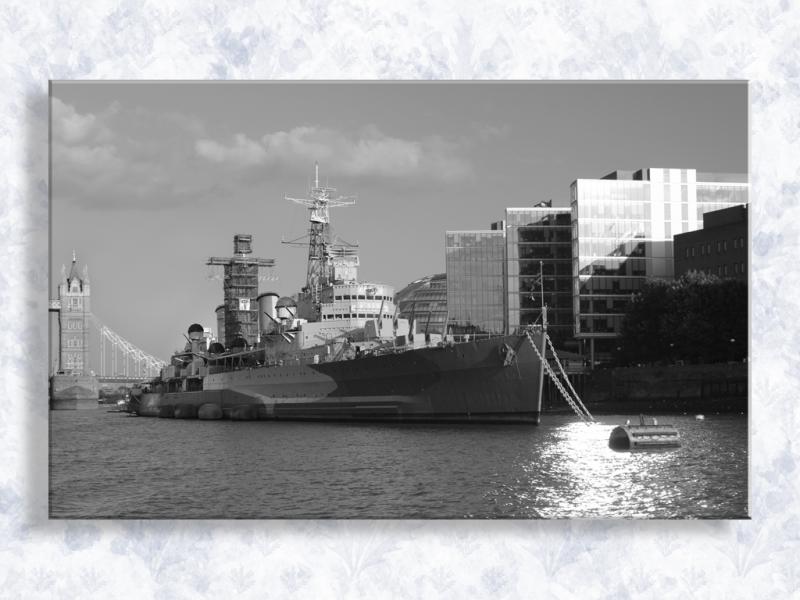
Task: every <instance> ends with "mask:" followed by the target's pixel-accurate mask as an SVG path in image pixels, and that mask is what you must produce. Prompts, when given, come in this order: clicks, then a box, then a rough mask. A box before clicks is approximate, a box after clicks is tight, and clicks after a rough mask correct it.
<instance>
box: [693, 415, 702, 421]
mask: <svg viewBox="0 0 800 600" xmlns="http://www.w3.org/2000/svg"><path fill="white" fill-rule="evenodd" d="M694 418H695V419H696V420H697V421H704V420H705V416H703V415H695V416H694Z"/></svg>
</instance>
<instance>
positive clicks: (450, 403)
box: [136, 336, 541, 424]
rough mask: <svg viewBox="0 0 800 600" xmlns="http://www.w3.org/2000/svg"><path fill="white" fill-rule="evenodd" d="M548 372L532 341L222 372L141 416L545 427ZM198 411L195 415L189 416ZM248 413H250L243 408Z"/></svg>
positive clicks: (151, 401)
mask: <svg viewBox="0 0 800 600" xmlns="http://www.w3.org/2000/svg"><path fill="white" fill-rule="evenodd" d="M540 371H541V364H540V361H539V359H538V356H537V354H536V352H535V351H534V349H533V348H532V347H531V345H530V343H529V342H528V340H527V338H525V337H524V336H505V337H499V338H493V339H490V340H481V341H475V342H467V343H460V344H455V345H452V346H448V345H445V346H443V347H433V348H422V349H417V350H411V351H407V352H400V353H397V354H386V355H380V356H370V357H365V358H359V359H355V360H348V361H336V362H328V363H320V364H295V365H283V366H270V367H254V368H245V369H239V370H236V371H227V372H224V373H214V374H211V375H207V376H206V377H205V378H204V380H203V389H202V390H198V391H150V392H145V393H143V394H142V395H141V398H140V400H139V403H138V408H137V410H136V412H137V414H139V415H140V416H153V417H155V416H162V417H174V416H176V410H177V413H178V414H189V415H194V414H197V413H198V412H201V414H202V411H200V410H199V409H200V408H201V407H203V406H204V405H216V406H218V407H219V410H218V411H216V412H217V413H218V414H221V415H222V416H223V417H225V418H232V419H242V420H256V419H275V420H298V421H300V420H305V421H309V420H314V421H392V422H419V423H423V422H442V423H530V424H537V423H539V418H540V412H541V377H540V375H541V373H540ZM188 407H192V408H191V409H189V410H186V409H187V408H188ZM241 407H250V408H249V409H242V408H241Z"/></svg>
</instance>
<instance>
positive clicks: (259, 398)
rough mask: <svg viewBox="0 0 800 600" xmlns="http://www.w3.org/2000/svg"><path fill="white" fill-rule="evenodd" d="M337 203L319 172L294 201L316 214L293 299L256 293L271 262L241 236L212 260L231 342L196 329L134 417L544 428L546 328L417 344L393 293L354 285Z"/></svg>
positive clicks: (142, 397) (430, 337) (354, 261)
mask: <svg viewBox="0 0 800 600" xmlns="http://www.w3.org/2000/svg"><path fill="white" fill-rule="evenodd" d="M335 193H336V190H335V188H331V187H327V186H321V185H320V182H319V166H318V165H315V178H314V185H313V187H312V188H311V189H310V191H309V194H308V197H307V198H303V199H297V198H290V197H287V199H289V200H291V201H293V202H296V203H298V204H301V205H303V206H305V207H306V208H308V209H309V223H310V228H309V234H308V241H307V244H308V265H307V273H306V275H307V277H306V284H305V286H304V287H303V289H302V290H301V291H300V293H299V294H297V296H296V297H295V298H293V297H289V296H284V297H279V296H278V294H276V293H273V292H269V293H265V294H260V295H259V294H258V289H257V270H258V269H259V268H262V267H271V266H273V265H274V261H272V260H270V259H254V258H250V257H249V256H248V255H249V254H250V253H251V242H252V236H250V235H246V234H237V235H236V236H235V237H234V254H235V255H234V257H232V258H230V259H222V258H212V259H209V264H215V265H216V264H222V265H224V266H225V283H224V285H223V290H224V303H223V305H222V306H221V308H222V310H223V311H224V315H222V316H223V318H222V319H221V321H222V322H224V331H225V336H224V338H225V339H224V340H221V342H220V343H215V344H211V345H210V346H208V347H206V344H205V342H204V340H203V338H202V336H201V335H200V332H202V331H203V328H202V326H201V325H198V324H194V325H192V326H191V327H190V328H189V332H188V333H189V336H188V343H187V344H186V348H185V349H184V351H182V352H178V353H176V354H175V355H174V356H173V358H172V361H171V364H170V365H169V366H168V367H166V368H165V369H164V370H163V372H162V375H161V377H159V378H157V379H156V380H154V381H152V382H151V383H150V384H149V385H148V386H146V388H145V389H144V390H143V391H142V392H140V393H139V394H138V395H137V398H136V399H135V400H134V402H133V405H134V406H135V407H136V411H137V412H138V414H141V415H145V416H185V417H199V418H206V417H204V415H206V416H207V418H218V417H222V416H229V417H231V418H271V419H324V420H327V419H345V420H376V419H377V420H399V421H448V422H461V421H480V422H532V423H538V421H539V413H540V409H541V389H542V374H543V366H542V362H541V360H540V358H539V357H541V356H543V355H544V352H545V340H546V330H545V327H544V326H540V327H539V328H538V330H537V331H534V332H531V331H526V332H523V333H522V334H520V335H508V336H504V335H494V336H489V335H487V336H480V337H479V336H469V335H467V336H449V335H444V334H434V333H426V334H416V333H415V331H414V329H415V326H414V324H413V323H409V322H408V321H407V320H406V319H403V318H398V315H397V310H396V307H395V298H394V291H395V290H394V288H393V287H392V286H390V285H387V284H383V283H368V282H360V281H358V266H359V260H358V254H357V251H356V248H357V246H356V245H355V244H348V243H344V242H342V241H341V240H338V239H337V238H335V236H333V234H332V231H331V228H330V215H329V209H330V208H332V207H338V206H350V205H352V204H353V203H354V199H353V198H352V197H343V196H336V195H335ZM290 243H294V244H297V243H298V240H294V241H293V242H290ZM217 311H218V312H219V308H218V309H217ZM254 323H257V325H256V326H255V328H254V326H253V324H254ZM255 329H257V331H255ZM532 333H533V335H531V334H532ZM536 345H538V346H540V348H537V347H536ZM204 407H205V409H204ZM213 407H216V408H213ZM208 415H213V416H208ZM237 415H238V417H237ZM243 415H244V417H243Z"/></svg>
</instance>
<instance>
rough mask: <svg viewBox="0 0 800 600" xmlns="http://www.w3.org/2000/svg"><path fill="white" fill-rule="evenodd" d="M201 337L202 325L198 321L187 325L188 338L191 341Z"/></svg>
mask: <svg viewBox="0 0 800 600" xmlns="http://www.w3.org/2000/svg"><path fill="white" fill-rule="evenodd" d="M202 337H203V326H202V325H200V324H199V323H192V324H191V325H190V326H189V339H190V340H192V341H193V342H196V341H197V340H199V339H201V338H202Z"/></svg>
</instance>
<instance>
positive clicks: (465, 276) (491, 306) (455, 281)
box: [445, 230, 507, 334]
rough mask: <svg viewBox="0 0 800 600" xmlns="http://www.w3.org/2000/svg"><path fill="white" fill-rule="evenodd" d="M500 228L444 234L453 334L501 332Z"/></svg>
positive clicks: (502, 277)
mask: <svg viewBox="0 0 800 600" xmlns="http://www.w3.org/2000/svg"><path fill="white" fill-rule="evenodd" d="M505 252H506V240H505V231H503V230H479V231H448V232H447V233H446V234H445V264H446V269H447V283H446V285H447V312H448V315H449V318H448V323H449V328H450V330H451V331H452V332H453V333H475V334H480V333H503V332H505V331H506V329H507V323H506V319H505V314H506V306H505V300H506V291H505V279H506V272H505V267H506V260H505Z"/></svg>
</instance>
